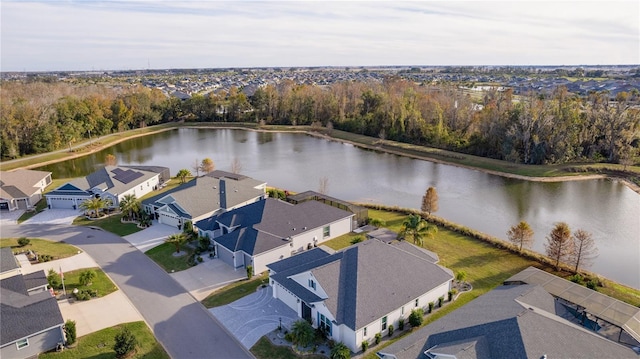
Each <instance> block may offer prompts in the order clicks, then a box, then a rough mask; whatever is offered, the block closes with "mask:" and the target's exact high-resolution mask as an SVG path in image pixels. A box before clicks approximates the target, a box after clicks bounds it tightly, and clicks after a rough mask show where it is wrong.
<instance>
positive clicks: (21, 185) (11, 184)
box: [0, 170, 51, 211]
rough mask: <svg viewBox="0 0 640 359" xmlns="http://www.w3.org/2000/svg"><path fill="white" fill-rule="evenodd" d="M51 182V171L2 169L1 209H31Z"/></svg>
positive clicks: (0, 177)
mask: <svg viewBox="0 0 640 359" xmlns="http://www.w3.org/2000/svg"><path fill="white" fill-rule="evenodd" d="M50 184H51V172H45V171H34V170H15V171H0V210H8V211H15V210H17V209H24V210H26V209H31V208H34V207H35V205H36V203H38V201H40V199H42V193H43V192H44V189H45V188H46V187H47V186H48V185H50Z"/></svg>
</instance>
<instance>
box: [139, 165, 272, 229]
mask: <svg viewBox="0 0 640 359" xmlns="http://www.w3.org/2000/svg"><path fill="white" fill-rule="evenodd" d="M266 188H267V183H266V182H264V181H258V180H255V179H253V178H250V177H247V176H243V175H239V174H234V173H231V172H225V171H219V170H216V171H212V172H209V173H207V174H206V175H204V176H202V177H196V178H194V179H192V180H191V181H189V182H187V183H184V184H182V185H180V186H178V187H176V188H174V189H171V190H169V191H167V192H164V193H161V194H159V195H156V196H153V197H151V198H149V199H146V200H144V201H142V205H143V206H144V209H145V210H146V211H147V212H148V213H152V214H153V215H154V216H155V219H157V220H158V222H159V223H163V224H166V225H169V226H174V227H178V228H181V226H182V225H183V224H184V223H185V222H186V221H191V222H192V223H195V222H197V221H199V220H202V219H205V218H208V217H210V216H212V215H214V214H219V213H222V212H226V211H230V210H232V209H235V208H238V207H241V206H245V205H247V204H250V203H253V202H256V201H260V200H263V199H265V198H266V196H267V195H266Z"/></svg>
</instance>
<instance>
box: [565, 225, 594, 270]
mask: <svg viewBox="0 0 640 359" xmlns="http://www.w3.org/2000/svg"><path fill="white" fill-rule="evenodd" d="M597 256H598V248H597V247H596V244H595V242H594V241H593V236H592V235H591V233H589V232H587V231H585V230H582V229H578V230H577V231H576V233H574V234H573V253H571V257H570V259H571V264H572V265H574V269H573V271H574V272H575V273H578V270H579V269H580V266H583V267H585V266H588V265H590V264H591V262H592V260H593V259H594V258H595V257H597Z"/></svg>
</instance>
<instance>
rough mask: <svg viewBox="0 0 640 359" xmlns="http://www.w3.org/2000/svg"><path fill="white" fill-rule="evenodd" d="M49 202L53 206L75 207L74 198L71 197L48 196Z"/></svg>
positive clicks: (62, 207)
mask: <svg viewBox="0 0 640 359" xmlns="http://www.w3.org/2000/svg"><path fill="white" fill-rule="evenodd" d="M47 200H48V201H47V203H49V204H50V205H51V208H61V209H73V199H71V198H55V197H54V198H47Z"/></svg>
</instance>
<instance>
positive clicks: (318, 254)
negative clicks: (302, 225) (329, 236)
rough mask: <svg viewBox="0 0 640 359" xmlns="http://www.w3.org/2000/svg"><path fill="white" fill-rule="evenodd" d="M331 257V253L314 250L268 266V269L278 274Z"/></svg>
mask: <svg viewBox="0 0 640 359" xmlns="http://www.w3.org/2000/svg"><path fill="white" fill-rule="evenodd" d="M329 255H331V253H328V252H327V251H325V250H324V249H322V248H320V247H318V248H313V249H312V250H309V251H304V252H302V253H299V254H296V255H294V256H291V257H289V258H285V259H283V260H281V261H277V262H275V263H271V264H268V265H267V268H269V269H271V270H272V271H274V272H276V273H280V272H282V271H283V270H286V269H288V268H296V267H298V266H301V265H303V264H305V263H309V262H313V261H316V260H318V259H321V258H325V257H328V256H329Z"/></svg>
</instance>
